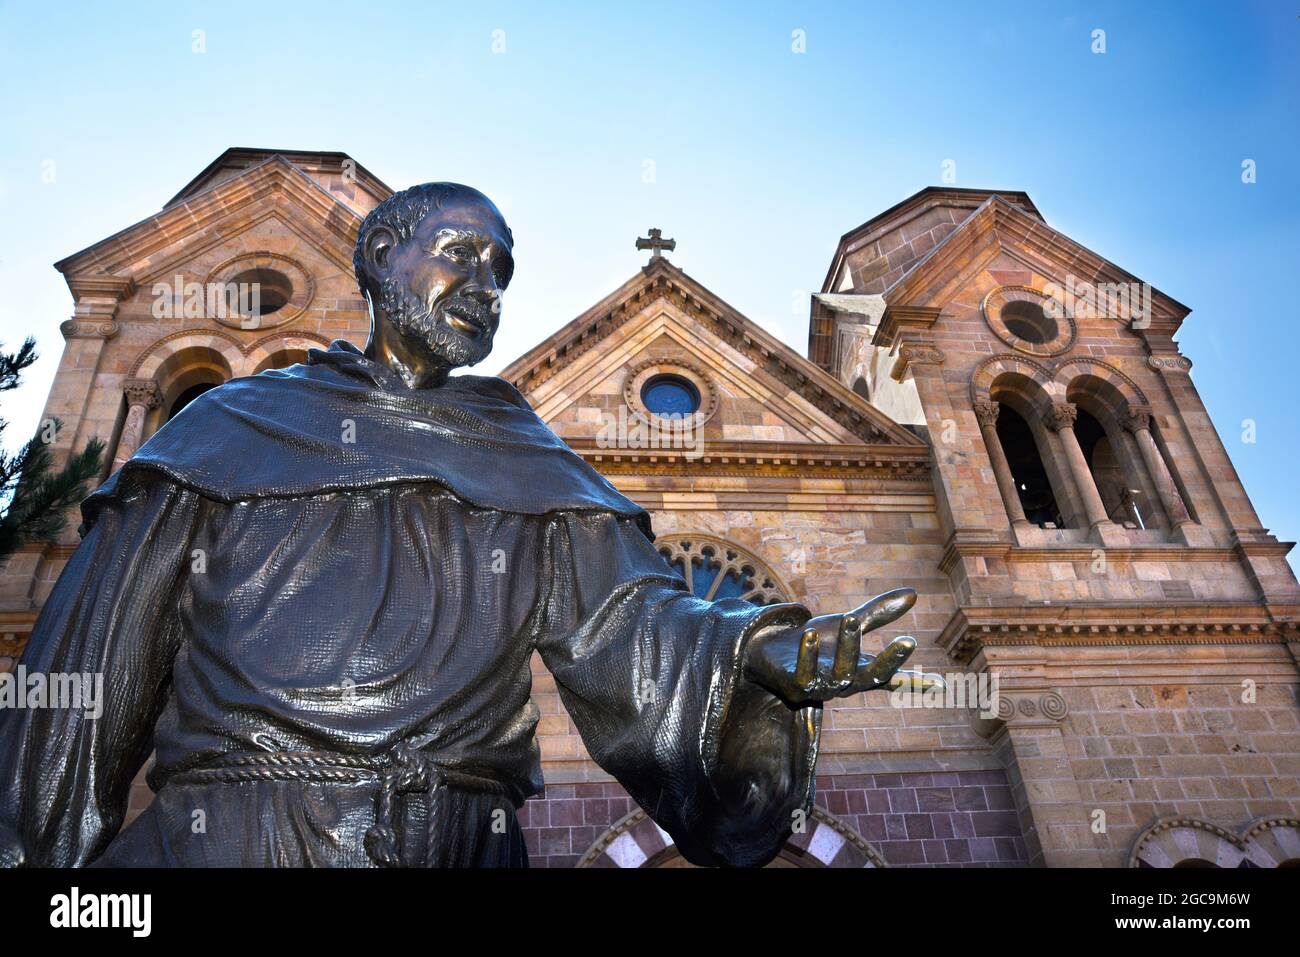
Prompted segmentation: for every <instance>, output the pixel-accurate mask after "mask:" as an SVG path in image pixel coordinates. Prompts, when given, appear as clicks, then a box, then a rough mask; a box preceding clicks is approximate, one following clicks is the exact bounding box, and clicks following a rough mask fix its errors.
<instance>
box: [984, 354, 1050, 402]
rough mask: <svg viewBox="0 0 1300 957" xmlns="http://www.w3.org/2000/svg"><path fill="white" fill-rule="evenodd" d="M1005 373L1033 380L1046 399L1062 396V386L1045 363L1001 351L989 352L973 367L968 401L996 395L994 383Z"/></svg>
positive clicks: (994, 397) (987, 398)
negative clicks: (997, 352)
mask: <svg viewBox="0 0 1300 957" xmlns="http://www.w3.org/2000/svg"><path fill="white" fill-rule="evenodd" d="M1008 377H1019V378H1023V379H1025V380H1026V381H1028V382H1032V383H1034V384H1035V385H1037V386H1038V387H1039V388H1040V389H1041V390H1042V391H1043V393H1044V395H1045V396H1046V397H1047V401H1048V402H1063V401H1064V400H1065V390H1064V389H1063V388H1060V387H1058V386H1057V384H1056V381H1055V380H1056V377H1055V375H1054V374H1053V372H1052V369H1051V368H1050V367H1049V366H1046V365H1044V364H1043V363H1041V362H1037V361H1035V360H1033V359H1029V358H1027V357H1025V356H1017V355H1011V354H1010V353H1005V354H1003V355H996V356H989V358H987V359H985V360H984V361H983V362H981V363H980V364H979V365H977V366H976V367H975V371H974V372H972V373H971V380H970V397H971V401H972V402H977V401H979V400H980V399H985V400H989V399H996V396H994V395H993V386H994V383H996V382H997V381H998V380H999V379H1005V378H1008Z"/></svg>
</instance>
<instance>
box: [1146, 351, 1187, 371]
mask: <svg viewBox="0 0 1300 957" xmlns="http://www.w3.org/2000/svg"><path fill="white" fill-rule="evenodd" d="M1147 365H1148V366H1149V367H1150V368H1152V369H1155V370H1156V371H1157V372H1182V373H1187V372H1190V371H1192V360H1191V359H1189V358H1187V356H1180V355H1176V354H1175V355H1166V356H1147Z"/></svg>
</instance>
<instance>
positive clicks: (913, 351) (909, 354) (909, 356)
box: [898, 346, 943, 365]
mask: <svg viewBox="0 0 1300 957" xmlns="http://www.w3.org/2000/svg"><path fill="white" fill-rule="evenodd" d="M898 354H899V355H900V356H902V357H903V358H904V359H906V360H907V361H908V362H910V363H912V364H913V365H915V364H916V363H919V362H942V361H943V351H942V350H941V349H936V348H935V347H934V346H903V347H902V348H901V349H899V350H898Z"/></svg>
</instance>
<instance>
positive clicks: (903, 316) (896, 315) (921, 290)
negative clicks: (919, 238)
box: [874, 196, 1190, 346]
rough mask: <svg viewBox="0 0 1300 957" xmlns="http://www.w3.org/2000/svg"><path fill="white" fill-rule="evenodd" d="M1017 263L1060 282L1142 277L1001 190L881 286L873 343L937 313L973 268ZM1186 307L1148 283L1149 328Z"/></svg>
mask: <svg viewBox="0 0 1300 957" xmlns="http://www.w3.org/2000/svg"><path fill="white" fill-rule="evenodd" d="M1017 270H1027V271H1028V272H1029V273H1031V274H1033V275H1035V276H1038V277H1042V278H1043V279H1045V280H1047V281H1051V282H1054V283H1057V284H1058V285H1061V286H1062V287H1064V286H1065V285H1066V284H1067V283H1074V284H1076V285H1077V284H1079V283H1088V284H1091V285H1093V286H1102V285H1110V284H1116V285H1128V286H1141V285H1143V283H1142V280H1140V279H1139V278H1138V277H1136V276H1134V275H1133V274H1132V273H1130V272H1128V271H1126V270H1124V269H1122V268H1120V267H1119V266H1117V265H1115V264H1114V263H1112V262H1110V261H1109V260H1107V259H1103V258H1102V257H1101V256H1098V255H1097V254H1096V253H1094V252H1093V251H1092V250H1090V249H1088V248H1087V247H1086V246H1083V245H1082V244H1080V243H1078V242H1076V241H1075V240H1073V239H1071V238H1070V237H1069V236H1067V235H1065V234H1064V233H1062V232H1060V231H1059V230H1056V229H1053V228H1052V227H1051V226H1049V225H1047V224H1046V223H1045V222H1043V221H1042V220H1041V219H1039V218H1037V217H1034V216H1030V215H1028V214H1027V213H1025V212H1024V211H1023V210H1021V209H1019V208H1018V207H1016V206H1015V205H1013V204H1011V203H1009V202H1007V201H1006V200H1005V199H1003V198H1002V197H1001V196H991V197H990V198H989V199H988V200H986V201H985V202H984V203H983V204H981V206H980V207H979V209H978V210H976V211H975V212H974V213H973V214H972V215H971V216H970V217H968V218H967V219H966V220H965V221H964V222H963V223H961V225H959V226H958V227H957V228H956V229H954V230H953V231H952V232H951V233H950V234H949V235H948V236H947V237H946V238H945V239H944V240H943V241H942V242H940V243H939V244H938V245H936V246H935V247H934V248H933V249H932V250H930V252H929V253H928V254H927V255H926V256H925V257H924V258H922V259H921V260H920V261H919V262H917V263H916V264H915V265H914V266H913V267H912V268H911V269H910V270H909V271H908V272H907V273H906V274H905V275H903V276H902V277H901V278H900V279H898V280H897V281H896V282H895V283H894V284H893V285H891V286H890V287H889V288H888V289H887V290H885V292H884V294H883V295H884V299H885V303H886V308H885V313H884V316H883V318H882V320H881V323H880V326H879V328H878V330H877V332H876V336H875V339H874V342H875V344H876V345H879V346H892V345H893V344H894V342H895V340H896V337H897V334H898V330H899V328H900V327H901V326H904V325H908V324H915V323H918V322H919V323H920V324H922V325H925V324H928V323H930V322H933V321H935V320H937V319H938V318H939V316H940V315H941V313H942V312H943V310H944V308H945V307H946V306H947V305H948V304H949V303H951V302H953V301H954V300H955V299H956V298H957V297H959V296H961V295H963V294H967V293H968V292H969V290H970V289H971V288H972V286H973V285H974V284H975V281H976V279H977V278H978V277H979V275H980V274H981V273H987V272H992V273H994V274H996V273H997V272H998V271H1003V272H1006V273H1008V274H1010V273H1014V272H1016V271H1017ZM1189 312H1190V310H1189V309H1188V308H1187V307H1186V306H1184V305H1183V304H1182V303H1180V302H1178V301H1177V300H1176V299H1173V298H1172V297H1170V296H1167V295H1165V294H1164V293H1162V292H1160V291H1159V290H1158V289H1154V288H1151V316H1150V326H1149V327H1148V330H1149V332H1150V333H1154V334H1159V335H1163V336H1170V337H1172V336H1173V334H1174V333H1175V332H1176V331H1177V330H1178V326H1179V325H1180V324H1181V322H1182V320H1183V318H1184V317H1185V316H1186V315H1187V314H1188V313H1189Z"/></svg>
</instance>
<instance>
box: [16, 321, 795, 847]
mask: <svg viewBox="0 0 1300 957" xmlns="http://www.w3.org/2000/svg"><path fill="white" fill-rule="evenodd" d="M82 515H83V519H84V523H83V526H82V535H83V540H82V542H81V544H80V546H79V548H78V549H77V551H76V553H75V554H74V555H73V556H72V558H71V560H70V561H69V563H68V566H67V569H66V570H65V572H64V573H63V576H62V577H61V578H60V579H59V581H58V584H57V586H56V587H55V589H54V590H53V593H52V594H51V595H50V598H49V600H48V601H47V602H46V604H45V607H44V608H43V610H42V612H41V615H40V618H39V620H38V622H37V623H36V626H35V630H34V631H33V634H32V636H31V639H30V641H29V642H28V645H27V647H26V649H25V651H24V653H23V656H22V660H21V664H23V665H24V666H25V667H26V670H27V672H28V673H35V672H43V673H58V672H64V673H67V672H78V673H86V672H90V673H95V674H101V675H102V676H103V680H104V693H103V711H102V714H101V715H100V716H99V717H98V718H93V717H91V716H89V715H87V714H86V713H85V712H84V711H81V710H71V709H44V710H21V711H8V712H4V713H0V857H2V856H3V851H4V849H5V848H6V847H7V848H8V853H9V855H10V857H11V858H13V857H16V856H18V855H21V856H22V857H23V858H24V859H25V860H26V861H27V862H28V863H31V864H37V865H56V866H62V865H83V864H90V863H99V864H105V865H181V866H194V865H227V866H229V865H233V866H261V865H284V866H304V865H319V866H369V865H373V864H377V863H378V864H389V865H400V864H405V865H411V866H524V865H526V864H527V852H526V850H525V847H524V843H523V839H522V834H521V831H520V828H519V825H518V823H517V821H516V817H515V813H514V812H515V809H516V808H517V807H519V806H520V805H521V804H522V803H523V801H524V800H525V799H527V798H528V797H529V796H530V795H533V794H536V793H538V792H539V791H540V789H541V788H542V785H543V780H542V774H541V763H540V753H539V749H538V746H537V741H536V737H535V734H534V731H535V727H536V724H537V720H538V712H537V709H536V708H535V707H534V705H533V704H532V703H531V701H530V697H529V692H530V685H531V673H530V667H529V663H530V658H531V656H532V655H533V653H534V651H537V652H540V655H541V657H542V660H543V661H544V662H545V664H546V666H547V667H548V668H549V669H550V670H551V672H552V673H553V674H554V676H555V679H556V683H557V685H558V687H559V693H560V697H561V699H562V701H563V703H564V705H565V707H566V708H567V709H568V711H569V713H570V714H571V715H572V717H573V720H574V723H575V724H576V725H577V728H578V730H579V732H580V734H581V736H582V740H583V742H584V743H585V745H586V747H587V750H588V751H589V752H590V754H591V756H592V758H594V759H595V761H596V762H597V763H598V764H599V765H600V766H601V767H602V768H604V769H605V771H607V772H608V773H609V774H611V775H613V776H614V777H615V778H616V779H617V780H618V781H619V782H620V783H621V784H622V785H623V786H624V787H625V788H626V789H627V790H628V792H629V793H630V794H631V795H632V796H633V797H634V798H635V799H636V801H637V802H638V803H639V804H640V805H641V806H642V807H643V808H645V810H646V812H647V813H649V814H650V815H651V817H653V818H654V820H655V821H656V822H657V823H658V824H659V825H660V826H661V827H662V828H663V829H664V830H665V831H667V832H668V834H670V835H671V836H672V838H673V840H674V841H675V842H676V844H677V846H678V847H679V848H680V850H681V851H682V853H683V854H684V855H685V856H686V857H687V858H688V859H689V860H691V861H693V862H696V863H700V864H728V865H757V864H762V863H764V862H766V861H767V860H769V859H770V858H771V857H772V856H774V855H775V853H776V851H777V850H778V849H779V847H780V845H781V844H782V842H783V841H784V840H785V839H786V837H787V836H788V834H789V832H790V828H791V824H792V820H793V819H794V818H796V817H797V815H796V814H795V812H796V811H798V810H799V809H804V810H805V811H806V810H807V809H809V808H810V806H811V801H812V796H813V769H814V765H815V761H816V749H817V738H818V733H819V727H820V724H819V721H820V711H819V710H818V709H817V708H813V707H805V708H792V707H789V706H787V705H786V704H785V703H783V702H782V701H781V700H779V699H778V698H776V697H775V696H773V695H771V694H770V693H768V692H767V691H765V690H764V689H762V688H761V687H759V686H757V685H755V684H753V683H751V682H750V681H749V680H748V679H746V678H745V676H744V675H743V673H742V671H743V668H742V659H743V654H744V650H745V647H746V644H747V642H749V641H752V640H754V638H755V637H757V636H759V635H762V634H764V633H765V632H766V631H767V630H769V629H784V628H797V627H799V626H800V625H802V623H803V622H805V621H806V620H807V619H808V617H809V613H808V612H807V611H806V610H805V609H804V608H802V607H801V606H799V605H793V604H782V605H773V606H768V607H759V606H756V605H752V604H750V603H748V602H744V601H740V600H737V599H727V600H723V601H716V602H708V601H703V600H701V599H699V598H697V597H695V596H694V595H692V594H691V593H690V591H689V590H688V589H687V588H686V585H685V583H684V582H683V581H682V579H681V578H680V576H678V575H677V574H676V573H675V572H674V571H673V570H672V569H671V568H670V567H669V566H668V565H667V564H666V563H665V561H664V559H663V558H662V556H660V555H659V554H658V552H657V551H656V550H655V547H654V545H653V537H652V535H651V531H650V523H649V518H648V516H647V515H646V513H645V512H644V511H643V510H642V509H641V508H639V507H638V506H637V505H635V504H634V503H633V502H631V501H629V500H628V499H627V498H625V497H624V496H623V495H622V494H620V493H619V492H618V491H617V490H616V489H615V488H614V487H613V486H612V485H610V484H609V483H608V482H607V481H606V480H605V479H603V478H602V477H601V476H600V475H599V474H598V473H596V472H595V471H594V470H593V469H592V468H591V467H590V466H589V465H587V464H586V463H585V462H584V461H583V460H582V459H581V458H580V457H579V456H577V455H576V454H575V453H573V452H572V451H571V450H570V449H569V448H568V447H567V446H566V445H565V444H564V443H563V442H562V441H560V440H559V439H558V438H557V437H556V436H555V435H554V434H553V433H552V432H551V431H550V430H549V429H548V428H547V427H546V426H545V425H544V424H543V423H542V422H541V420H540V419H538V418H537V416H536V415H535V414H534V413H533V411H532V409H531V408H530V407H529V406H528V404H527V402H526V401H525V400H524V399H523V397H522V396H521V395H520V394H519V393H518V391H516V390H515V389H514V388H513V387H512V386H511V385H509V384H508V383H506V382H504V381H502V380H501V379H498V378H485V377H478V376H468V375H464V376H455V377H452V378H451V379H450V380H449V381H448V382H447V383H446V384H445V385H443V386H441V387H438V388H432V389H420V390H413V389H410V388H407V387H406V385H405V384H404V383H403V382H402V381H401V379H400V378H399V377H398V376H396V375H395V374H394V373H393V372H392V371H391V370H389V369H388V368H387V367H386V366H383V365H382V364H379V363H376V362H373V361H371V360H369V359H367V358H365V357H364V356H363V355H362V354H361V353H359V352H358V351H357V350H356V349H355V347H353V346H351V345H349V344H347V343H345V342H336V343H334V344H333V346H331V348H330V349H329V350H313V351H312V352H311V353H310V355H309V357H308V361H307V362H306V363H305V364H303V365H297V366H294V367H292V368H289V369H284V370H274V371H268V372H264V373H261V374H260V375H257V376H253V377H250V378H246V379H237V380H234V381H232V382H230V383H228V384H226V385H224V386H221V387H219V388H217V389H214V390H211V391H209V392H207V393H206V394H204V395H203V396H201V397H200V398H198V399H196V400H195V401H194V402H193V403H191V404H190V405H189V406H188V407H187V408H186V409H185V410H184V411H183V412H182V413H181V414H180V415H178V416H177V417H176V418H175V419H174V420H173V421H171V422H169V423H168V424H167V425H166V426H165V427H164V428H162V429H161V430H159V432H158V433H157V434H156V435H155V436H154V437H153V438H151V439H150V440H149V442H147V443H146V444H145V445H144V446H143V447H142V448H141V449H140V451H139V452H138V454H136V455H135V456H134V457H133V458H132V459H131V460H130V461H129V462H128V463H127V464H126V465H125V466H124V467H123V468H122V469H121V470H120V471H119V472H118V473H117V474H115V475H114V476H113V477H112V478H111V479H110V480H109V481H108V482H107V483H105V485H104V486H102V487H101V488H100V489H99V490H98V491H96V492H95V493H94V494H93V495H91V496H90V497H88V498H87V499H86V501H85V502H84V503H83V507H82ZM151 751H152V752H154V753H155V754H156V761H155V763H154V766H153V768H152V770H151V773H150V778H149V782H150V785H151V787H152V788H153V790H154V791H155V792H156V795H157V796H156V799H155V800H154V802H153V803H152V804H151V805H150V806H149V808H148V809H147V810H146V811H145V812H144V813H143V814H141V815H140V816H139V817H138V818H137V819H136V820H135V821H133V822H132V824H131V825H130V826H129V827H127V828H126V829H124V830H122V829H121V823H122V820H123V814H124V811H125V804H126V798H127V792H128V789H129V785H130V782H131V780H132V778H133V777H134V775H135V774H136V773H137V771H138V769H139V768H140V767H141V765H142V764H143V762H144V760H145V759H146V757H147V756H148V755H149V754H150V752H151ZM119 831H120V833H119Z"/></svg>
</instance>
